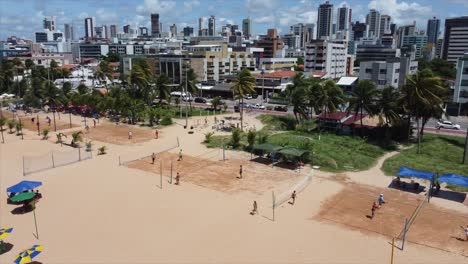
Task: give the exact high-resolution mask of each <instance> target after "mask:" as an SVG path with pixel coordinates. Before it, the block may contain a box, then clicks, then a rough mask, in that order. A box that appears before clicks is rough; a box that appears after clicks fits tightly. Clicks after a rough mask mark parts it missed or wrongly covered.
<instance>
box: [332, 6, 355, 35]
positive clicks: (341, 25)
mask: <svg viewBox="0 0 468 264" xmlns="http://www.w3.org/2000/svg"><path fill="white" fill-rule="evenodd" d="M351 12H352V10H351V9H350V8H348V7H346V5H343V6H342V7H340V8H338V11H337V20H336V25H337V29H336V30H338V31H347V30H348V29H349V25H350V24H351Z"/></svg>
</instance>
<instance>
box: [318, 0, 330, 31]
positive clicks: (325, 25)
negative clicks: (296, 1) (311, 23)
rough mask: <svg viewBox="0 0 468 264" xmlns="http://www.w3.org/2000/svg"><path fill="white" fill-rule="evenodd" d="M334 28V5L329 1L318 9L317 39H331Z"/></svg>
mask: <svg viewBox="0 0 468 264" xmlns="http://www.w3.org/2000/svg"><path fill="white" fill-rule="evenodd" d="M332 26H333V5H332V4H330V2H329V1H326V2H325V4H321V5H320V6H319V8H318V17H317V39H321V38H327V37H331V35H332Z"/></svg>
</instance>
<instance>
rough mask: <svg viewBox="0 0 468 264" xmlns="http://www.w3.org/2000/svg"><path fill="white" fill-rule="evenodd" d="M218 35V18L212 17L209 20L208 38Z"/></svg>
mask: <svg viewBox="0 0 468 264" xmlns="http://www.w3.org/2000/svg"><path fill="white" fill-rule="evenodd" d="M215 34H216V18H215V16H211V17H210V18H208V36H214V35H215Z"/></svg>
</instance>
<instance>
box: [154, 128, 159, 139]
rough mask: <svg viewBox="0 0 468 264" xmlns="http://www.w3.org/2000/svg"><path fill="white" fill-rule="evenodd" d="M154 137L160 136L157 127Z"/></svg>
mask: <svg viewBox="0 0 468 264" xmlns="http://www.w3.org/2000/svg"><path fill="white" fill-rule="evenodd" d="M154 137H155V138H156V139H158V138H159V131H158V130H157V129H156V130H155V131H154Z"/></svg>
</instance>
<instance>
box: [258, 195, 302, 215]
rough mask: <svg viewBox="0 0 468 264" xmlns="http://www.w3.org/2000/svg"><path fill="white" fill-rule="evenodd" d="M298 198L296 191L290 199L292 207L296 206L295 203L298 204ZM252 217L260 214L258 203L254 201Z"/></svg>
mask: <svg viewBox="0 0 468 264" xmlns="http://www.w3.org/2000/svg"><path fill="white" fill-rule="evenodd" d="M296 196H297V193H296V190H294V191H293V192H292V193H291V197H290V199H289V202H288V203H289V204H290V205H294V203H295V202H296ZM250 214H251V215H256V214H258V205H257V201H254V202H253V209H252V211H251V212H250Z"/></svg>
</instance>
